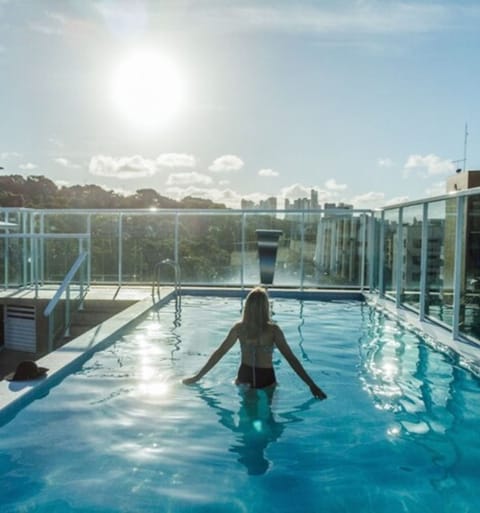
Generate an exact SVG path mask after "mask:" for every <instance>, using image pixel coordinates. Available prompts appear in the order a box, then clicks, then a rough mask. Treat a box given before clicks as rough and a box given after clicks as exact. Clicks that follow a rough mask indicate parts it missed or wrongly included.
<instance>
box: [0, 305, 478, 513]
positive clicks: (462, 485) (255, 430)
mask: <svg viewBox="0 0 480 513" xmlns="http://www.w3.org/2000/svg"><path fill="white" fill-rule="evenodd" d="M241 307H242V303H241V301H240V299H236V298H218V297H216V298H212V297H184V298H183V299H182V303H181V308H176V305H175V302H171V303H169V304H168V305H166V306H165V307H163V308H162V309H160V310H158V311H151V312H150V313H149V314H148V315H147V316H145V317H144V318H143V319H142V320H141V321H140V322H139V323H138V324H135V325H134V326H133V327H130V328H128V329H127V330H126V331H125V332H124V333H123V334H122V336H120V337H119V338H118V340H117V341H116V342H115V343H113V344H112V345H110V346H109V347H108V348H106V349H105V350H103V351H100V352H97V353H95V354H94V355H93V356H92V358H90V359H89V360H88V361H87V362H86V363H84V364H83V366H82V367H81V368H79V369H78V370H77V371H76V372H74V373H72V374H71V375H69V376H67V377H66V378H65V379H64V380H63V381H62V382H61V383H60V385H59V386H55V387H53V388H51V389H49V390H48V392H45V394H46V395H45V394H44V397H41V398H39V400H36V401H34V402H32V403H31V404H30V405H29V406H28V407H26V408H24V409H22V410H21V411H20V412H19V413H18V414H17V415H16V416H15V418H13V419H12V420H11V421H10V422H8V423H6V424H5V425H4V426H3V427H1V428H0V502H1V504H2V511H3V512H5V513H7V512H8V513H11V512H49V513H53V512H57V511H58V512H62V513H65V512H98V513H107V512H108V513H110V512H112V513H113V512H119V511H125V512H153V511H159V512H160V511H161V512H163V511H165V512H171V513H183V512H187V511H193V512H209V513H216V512H222V513H237V512H249V513H265V512H267V511H268V512H270V511H271V512H296V511H301V512H305V513H314V512H320V511H322V512H323V511H327V512H341V511H342V512H343V511H345V512H346V511H348V512H351V511H355V512H367V511H368V512H370V511H372V512H381V511H388V512H389V513H396V512H405V511H408V512H420V511H421V512H429V511H435V512H436V513H438V512H447V511H455V512H459V511H465V512H466V511H478V508H479V507H480V498H479V496H478V488H479V485H480V477H479V473H478V462H479V461H480V442H479V436H478V433H479V432H480V417H479V415H478V412H480V386H479V380H478V379H477V378H476V377H475V376H473V375H472V374H470V373H469V372H468V371H466V370H465V369H463V368H462V367H460V366H459V364H458V362H457V361H456V359H455V357H454V356H452V355H449V354H444V353H439V352H436V351H434V350H433V349H432V348H431V347H430V346H429V345H427V344H426V343H425V342H423V341H422V340H421V339H420V338H419V337H418V336H417V335H416V334H414V333H411V332H408V331H406V330H405V329H404V328H403V327H402V326H401V325H400V324H398V323H397V322H396V321H395V320H393V319H390V318H388V317H386V316H385V315H383V314H382V313H380V312H378V311H376V310H374V309H372V308H371V307H369V306H368V305H367V304H365V303H363V302H359V301H297V300H293V299H274V300H273V311H274V318H275V320H276V321H277V322H278V323H279V324H280V325H281V326H282V328H283V329H284V332H285V334H286V336H287V339H288V340H289V342H290V345H291V347H292V349H293V350H294V352H295V353H296V354H297V356H298V357H299V358H300V360H301V361H302V363H303V365H304V367H305V368H306V370H307V372H309V373H310V375H311V376H312V377H313V378H314V379H315V380H316V381H317V383H318V384H319V385H320V386H321V387H322V388H323V389H324V390H325V391H326V392H327V393H328V396H329V397H328V399H327V400H326V401H316V400H314V399H312V398H311V396H310V392H309V390H308V388H307V387H306V386H305V385H304V384H303V382H302V381H301V380H300V379H299V378H298V377H297V376H296V375H295V374H294V373H293V371H292V370H291V369H290V367H289V366H288V364H287V363H286V362H285V361H284V360H282V359H281V357H279V356H278V357H277V358H276V359H275V370H276V374H277V378H278V380H279V383H280V385H279V386H278V387H277V388H276V390H275V392H274V394H273V397H272V398H270V397H269V396H268V395H267V394H266V393H265V392H264V391H251V392H250V393H248V392H245V391H241V390H239V389H238V388H237V387H236V386H234V385H233V379H234V377H235V372H236V369H237V364H238V356H239V354H238V349H237V348H234V349H233V350H232V351H231V352H230V353H229V354H227V355H226V356H225V358H224V359H223V360H222V362H220V363H219V364H218V365H217V367H215V369H213V370H212V371H211V372H210V373H209V374H207V376H205V377H204V379H203V380H202V381H201V382H200V383H199V384H198V385H194V386H190V387H187V386H184V385H182V384H181V383H180V380H181V378H182V377H184V376H188V375H191V374H192V372H193V371H195V370H197V369H198V367H199V366H200V365H201V364H202V363H203V362H204V361H205V358H206V357H207V356H208V355H209V354H210V352H211V351H212V349H213V348H214V347H216V345H217V344H218V343H219V342H220V341H221V340H222V338H223V337H224V335H225V333H226V331H227V330H228V328H229V327H230V325H231V323H232V320H235V319H237V318H239V316H240V311H241Z"/></svg>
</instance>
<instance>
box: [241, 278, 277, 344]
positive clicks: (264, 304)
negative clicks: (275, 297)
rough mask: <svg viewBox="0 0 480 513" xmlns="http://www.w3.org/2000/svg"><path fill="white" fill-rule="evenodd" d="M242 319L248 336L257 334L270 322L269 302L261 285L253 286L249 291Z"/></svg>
mask: <svg viewBox="0 0 480 513" xmlns="http://www.w3.org/2000/svg"><path fill="white" fill-rule="evenodd" d="M242 321H243V324H244V326H245V329H246V331H247V335H248V336H258V335H259V334H260V333H262V331H264V330H265V328H266V327H267V326H268V324H270V322H271V319H270V303H269V300H268V294H267V291H266V290H265V289H264V288H263V287H255V288H254V289H252V290H251V291H250V292H249V294H248V296H247V300H246V301H245V306H244V308H243V318H242Z"/></svg>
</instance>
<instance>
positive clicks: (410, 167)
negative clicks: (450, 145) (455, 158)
mask: <svg viewBox="0 0 480 513" xmlns="http://www.w3.org/2000/svg"><path fill="white" fill-rule="evenodd" d="M404 168H405V171H406V172H407V173H408V172H410V171H420V172H423V173H426V175H428V176H432V175H446V174H449V173H452V172H453V171H455V165H454V164H453V162H452V161H451V160H445V159H441V158H440V157H438V156H437V155H434V154H433V153H430V154H429V155H425V156H422V155H410V156H409V157H408V158H407V161H406V163H405V165H404Z"/></svg>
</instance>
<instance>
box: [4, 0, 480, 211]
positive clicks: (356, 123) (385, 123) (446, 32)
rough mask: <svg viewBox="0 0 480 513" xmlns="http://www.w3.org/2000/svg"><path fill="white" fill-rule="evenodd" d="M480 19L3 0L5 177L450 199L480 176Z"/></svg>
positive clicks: (172, 0) (375, 8) (203, 2)
mask: <svg viewBox="0 0 480 513" xmlns="http://www.w3.org/2000/svg"><path fill="white" fill-rule="evenodd" d="M479 26H480V2H478V1H477V0H472V1H464V0H452V1H447V0H437V1H429V0H405V1H390V0H377V1H374V0H338V1H333V0H316V1H314V0H299V1H294V0H257V1H253V0H237V1H236V0H232V1H228V0H196V1H194V0H190V1H187V0H151V1H149V0H0V113H1V118H0V166H1V167H3V169H2V170H0V173H2V174H7V175H10V174H21V175H24V176H29V175H43V176H46V177H47V178H49V179H51V180H53V181H54V182H55V183H56V184H57V185H58V186H62V185H75V184H80V185H83V184H97V185H100V186H102V187H104V188H105V189H107V190H113V191H116V192H119V193H122V194H132V193H134V192H135V191H136V190H138V189H142V188H153V189H155V190H156V191H158V192H159V193H160V194H162V195H164V196H168V197H170V198H174V199H182V198H183V197H185V196H189V195H192V196H196V197H201V198H208V199H212V200H213V201H218V202H222V203H225V204H226V205H227V206H228V207H232V208H238V207H239V206H240V200H241V198H245V199H249V200H253V201H255V202H258V201H259V200H261V199H265V198H267V197H270V196H275V197H277V198H278V206H279V208H283V204H284V199H285V198H288V199H290V200H293V199H296V198H301V197H309V196H310V190H311V189H316V190H317V191H318V196H319V202H320V203H321V204H323V203H324V202H335V203H339V202H345V203H349V204H353V205H354V206H355V207H356V208H376V207H382V206H385V205H389V204H392V203H397V202H401V201H406V200H415V199H419V198H425V197H430V196H435V195H439V194H443V193H444V192H445V191H446V189H445V182H446V178H447V177H448V176H449V175H451V174H453V173H454V172H455V170H456V169H457V168H462V169H465V168H466V169H480V122H479V121H478V120H480V102H479V95H480V65H479V62H478V61H479V49H480V30H478V27H479ZM466 125H467V126H468V131H467V132H466V131H465V126H466ZM465 142H466V143H467V144H466V145H465ZM465 149H466V151H465ZM465 158H466V162H465Z"/></svg>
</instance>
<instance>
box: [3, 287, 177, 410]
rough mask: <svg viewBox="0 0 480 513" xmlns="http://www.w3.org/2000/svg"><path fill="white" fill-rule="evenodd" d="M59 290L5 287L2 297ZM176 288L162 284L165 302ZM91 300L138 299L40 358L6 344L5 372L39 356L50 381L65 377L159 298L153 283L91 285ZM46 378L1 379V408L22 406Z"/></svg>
mask: <svg viewBox="0 0 480 513" xmlns="http://www.w3.org/2000/svg"><path fill="white" fill-rule="evenodd" d="M54 293H55V290H48V289H43V290H39V291H38V294H36V293H35V291H33V290H3V291H1V292H0V297H8V298H24V299H49V298H51V297H53V295H54ZM173 293H174V289H173V288H172V287H162V288H161V289H160V297H161V302H165V301H167V300H168V299H169V298H170V297H171V296H172V294H173ZM86 300H87V301H91V300H94V301H102V300H103V301H129V302H132V301H134V303H133V304H132V305H131V306H128V307H127V308H125V309H123V310H121V311H120V312H119V313H117V314H115V315H113V316H112V317H110V318H109V319H107V320H106V321H104V322H101V323H100V324H98V325H97V326H94V327H93V328H91V329H89V330H88V331H86V332H85V333H83V334H82V335H80V336H78V337H76V338H74V339H73V340H71V341H70V342H67V343H66V344H64V345H63V346H61V347H60V348H58V349H56V350H55V351H53V352H51V353H49V354H47V355H45V356H41V357H39V358H37V355H36V354H34V353H23V352H20V351H12V350H9V349H6V348H3V349H2V350H0V372H1V374H0V375H1V376H5V375H7V374H8V373H9V372H13V371H14V370H15V369H16V367H17V365H18V363H19V362H20V361H22V360H36V362H37V365H39V366H41V367H46V368H48V369H49V372H48V381H51V379H55V378H57V379H62V378H63V377H64V376H65V375H66V374H67V373H68V372H69V371H70V369H71V368H72V366H74V365H75V364H76V363H77V362H78V361H81V360H82V359H83V360H86V359H87V358H88V357H89V356H90V355H91V354H92V352H94V351H95V350H96V349H98V348H99V347H101V345H102V344H103V343H108V341H109V339H111V337H113V336H114V335H115V334H116V333H117V332H119V331H120V330H121V329H122V328H124V327H125V326H126V325H128V324H129V323H131V322H133V321H134V320H135V319H137V318H138V317H139V316H141V315H142V314H144V313H146V312H147V311H148V310H149V309H151V308H152V306H153V305H154V303H155V302H157V301H158V298H155V300H154V298H153V297H152V289H151V287H108V286H100V287H91V288H90V289H89V291H88V294H87V297H86ZM46 381H47V380H46V379H43V380H42V379H37V380H32V381H24V382H14V381H11V382H10V381H7V380H5V379H3V380H2V381H0V410H1V411H2V413H5V412H8V410H9V408H10V409H11V407H13V406H14V407H15V408H17V407H18V404H19V402H20V403H21V402H22V401H24V402H25V403H26V402H28V401H29V400H28V399H27V396H28V395H29V393H30V392H32V391H33V389H36V388H37V387H42V384H43V382H46Z"/></svg>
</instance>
